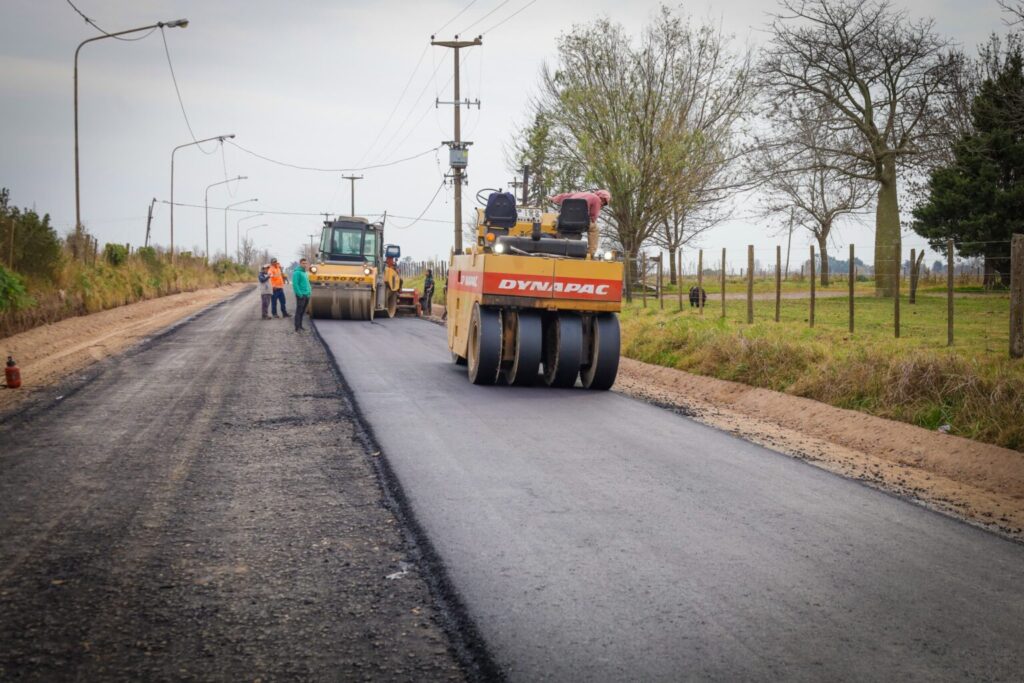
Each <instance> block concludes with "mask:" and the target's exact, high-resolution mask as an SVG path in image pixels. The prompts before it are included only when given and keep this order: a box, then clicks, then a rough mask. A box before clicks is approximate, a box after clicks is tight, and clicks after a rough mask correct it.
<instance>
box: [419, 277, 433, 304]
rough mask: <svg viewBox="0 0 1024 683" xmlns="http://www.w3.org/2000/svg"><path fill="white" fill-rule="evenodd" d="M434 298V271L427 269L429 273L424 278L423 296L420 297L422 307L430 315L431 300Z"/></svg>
mask: <svg viewBox="0 0 1024 683" xmlns="http://www.w3.org/2000/svg"><path fill="white" fill-rule="evenodd" d="M433 299H434V271H433V270H431V269H429V268H428V269H427V275H426V277H424V278H423V296H421V297H420V309H421V310H422V311H423V312H424V313H426V314H427V315H430V313H431V307H430V302H431V301H432V300H433Z"/></svg>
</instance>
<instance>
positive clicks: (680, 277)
mask: <svg viewBox="0 0 1024 683" xmlns="http://www.w3.org/2000/svg"><path fill="white" fill-rule="evenodd" d="M677 253H678V254H679V266H678V267H677V268H676V286H677V287H678V288H679V310H680V311H681V310H683V248H682V247H679V251H678V252H677Z"/></svg>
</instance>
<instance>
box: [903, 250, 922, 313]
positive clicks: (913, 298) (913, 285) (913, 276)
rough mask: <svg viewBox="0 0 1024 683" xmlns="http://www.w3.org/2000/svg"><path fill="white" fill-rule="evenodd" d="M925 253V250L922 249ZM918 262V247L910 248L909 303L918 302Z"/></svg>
mask: <svg viewBox="0 0 1024 683" xmlns="http://www.w3.org/2000/svg"><path fill="white" fill-rule="evenodd" d="M921 252H922V253H924V250H923V249H922V250H921ZM916 262H917V249H915V248H913V247H911V248H910V295H909V296H908V297H907V303H908V304H916V303H917V272H916V269H915V268H914V264H915V263H916Z"/></svg>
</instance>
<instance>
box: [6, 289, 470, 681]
mask: <svg viewBox="0 0 1024 683" xmlns="http://www.w3.org/2000/svg"><path fill="white" fill-rule="evenodd" d="M147 303H148V302H147ZM255 306H256V305H255V303H254V301H253V300H252V299H251V298H249V297H239V298H236V299H233V300H229V301H226V302H224V303H222V304H221V305H219V306H215V307H212V308H209V309H208V310H206V311H205V312H203V313H202V314H201V315H199V316H197V317H196V318H195V319H193V320H190V321H189V322H188V324H185V325H180V326H178V327H176V328H175V329H174V330H173V331H171V332H169V333H166V334H162V335H160V336H159V337H158V338H156V339H154V340H151V341H148V342H145V343H143V344H141V345H137V346H136V347H135V348H133V349H131V350H130V351H128V352H127V353H124V354H122V355H118V356H112V357H109V358H107V359H106V360H103V361H101V362H99V363H98V364H96V365H94V366H93V367H92V368H91V369H90V373H89V377H88V378H85V379H80V380H75V381H74V382H73V383H72V384H73V386H71V385H67V386H70V389H71V390H70V391H68V393H67V394H66V395H65V396H64V397H63V399H62V400H60V401H52V400H51V401H49V402H48V403H38V402H37V405H35V407H33V409H32V410H28V411H26V410H17V411H7V412H6V413H3V414H0V441H2V442H3V443H4V448H3V449H2V451H0V614H2V615H3V616H2V618H0V679H3V680H10V679H22V678H23V679H35V680H72V679H74V680H106V679H119V680H123V679H143V680H151V679H160V680H165V679H171V678H174V679H195V678H199V679H204V680H209V679H215V680H221V679H232V680H244V679H249V680H258V679H262V680H268V679H292V678H299V679H318V680H322V679H329V680H463V679H464V678H465V672H464V670H463V669H462V667H461V666H460V664H459V662H458V660H457V657H456V654H455V650H454V648H453V645H452V642H451V641H450V640H449V638H448V636H447V635H446V632H445V626H446V620H447V616H446V615H445V614H443V613H442V612H441V610H439V609H438V608H437V607H436V606H435V602H434V599H433V597H432V595H431V593H430V589H429V587H428V584H427V581H426V579H425V577H424V575H423V573H422V572H421V570H420V566H421V565H420V564H419V561H418V554H417V550H416V548H415V547H414V546H413V545H412V544H411V543H410V541H409V540H408V536H407V534H406V532H405V531H404V530H403V528H402V525H401V523H400V522H399V520H398V518H397V517H396V515H395V513H394V512H393V511H392V510H391V509H389V507H388V505H387V502H386V500H385V497H384V493H383V492H382V489H381V482H380V480H379V479H378V475H377V473H376V471H375V467H374V465H373V462H372V460H373V458H374V457H376V455H377V454H374V453H372V452H367V449H366V443H367V442H366V440H365V438H363V436H362V435H361V427H360V425H359V422H358V419H357V415H356V412H355V409H354V408H353V406H352V403H351V401H350V399H349V398H348V396H347V394H346V393H345V392H344V391H343V388H342V386H341V384H340V382H339V378H338V377H337V375H336V374H335V372H334V369H333V366H332V364H331V362H330V360H329V359H328V358H327V356H326V353H325V351H324V349H323V347H322V345H321V344H320V343H319V341H318V340H317V339H316V338H315V337H313V336H308V335H296V334H294V333H292V332H291V321H289V320H271V321H266V322H264V321H260V320H259V319H258V314H257V313H256V311H257V309H256V307H255ZM121 313H125V311H121ZM309 334H311V333H309Z"/></svg>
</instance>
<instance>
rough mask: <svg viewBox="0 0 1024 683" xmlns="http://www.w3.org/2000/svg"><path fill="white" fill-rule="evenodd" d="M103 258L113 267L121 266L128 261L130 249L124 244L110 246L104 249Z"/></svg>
mask: <svg viewBox="0 0 1024 683" xmlns="http://www.w3.org/2000/svg"><path fill="white" fill-rule="evenodd" d="M103 258H104V259H105V260H106V262H107V263H109V264H110V265H112V266H120V265H121V264H123V263H124V262H125V261H127V260H128V247H126V246H125V245H123V244H108V245H106V246H105V247H103Z"/></svg>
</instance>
